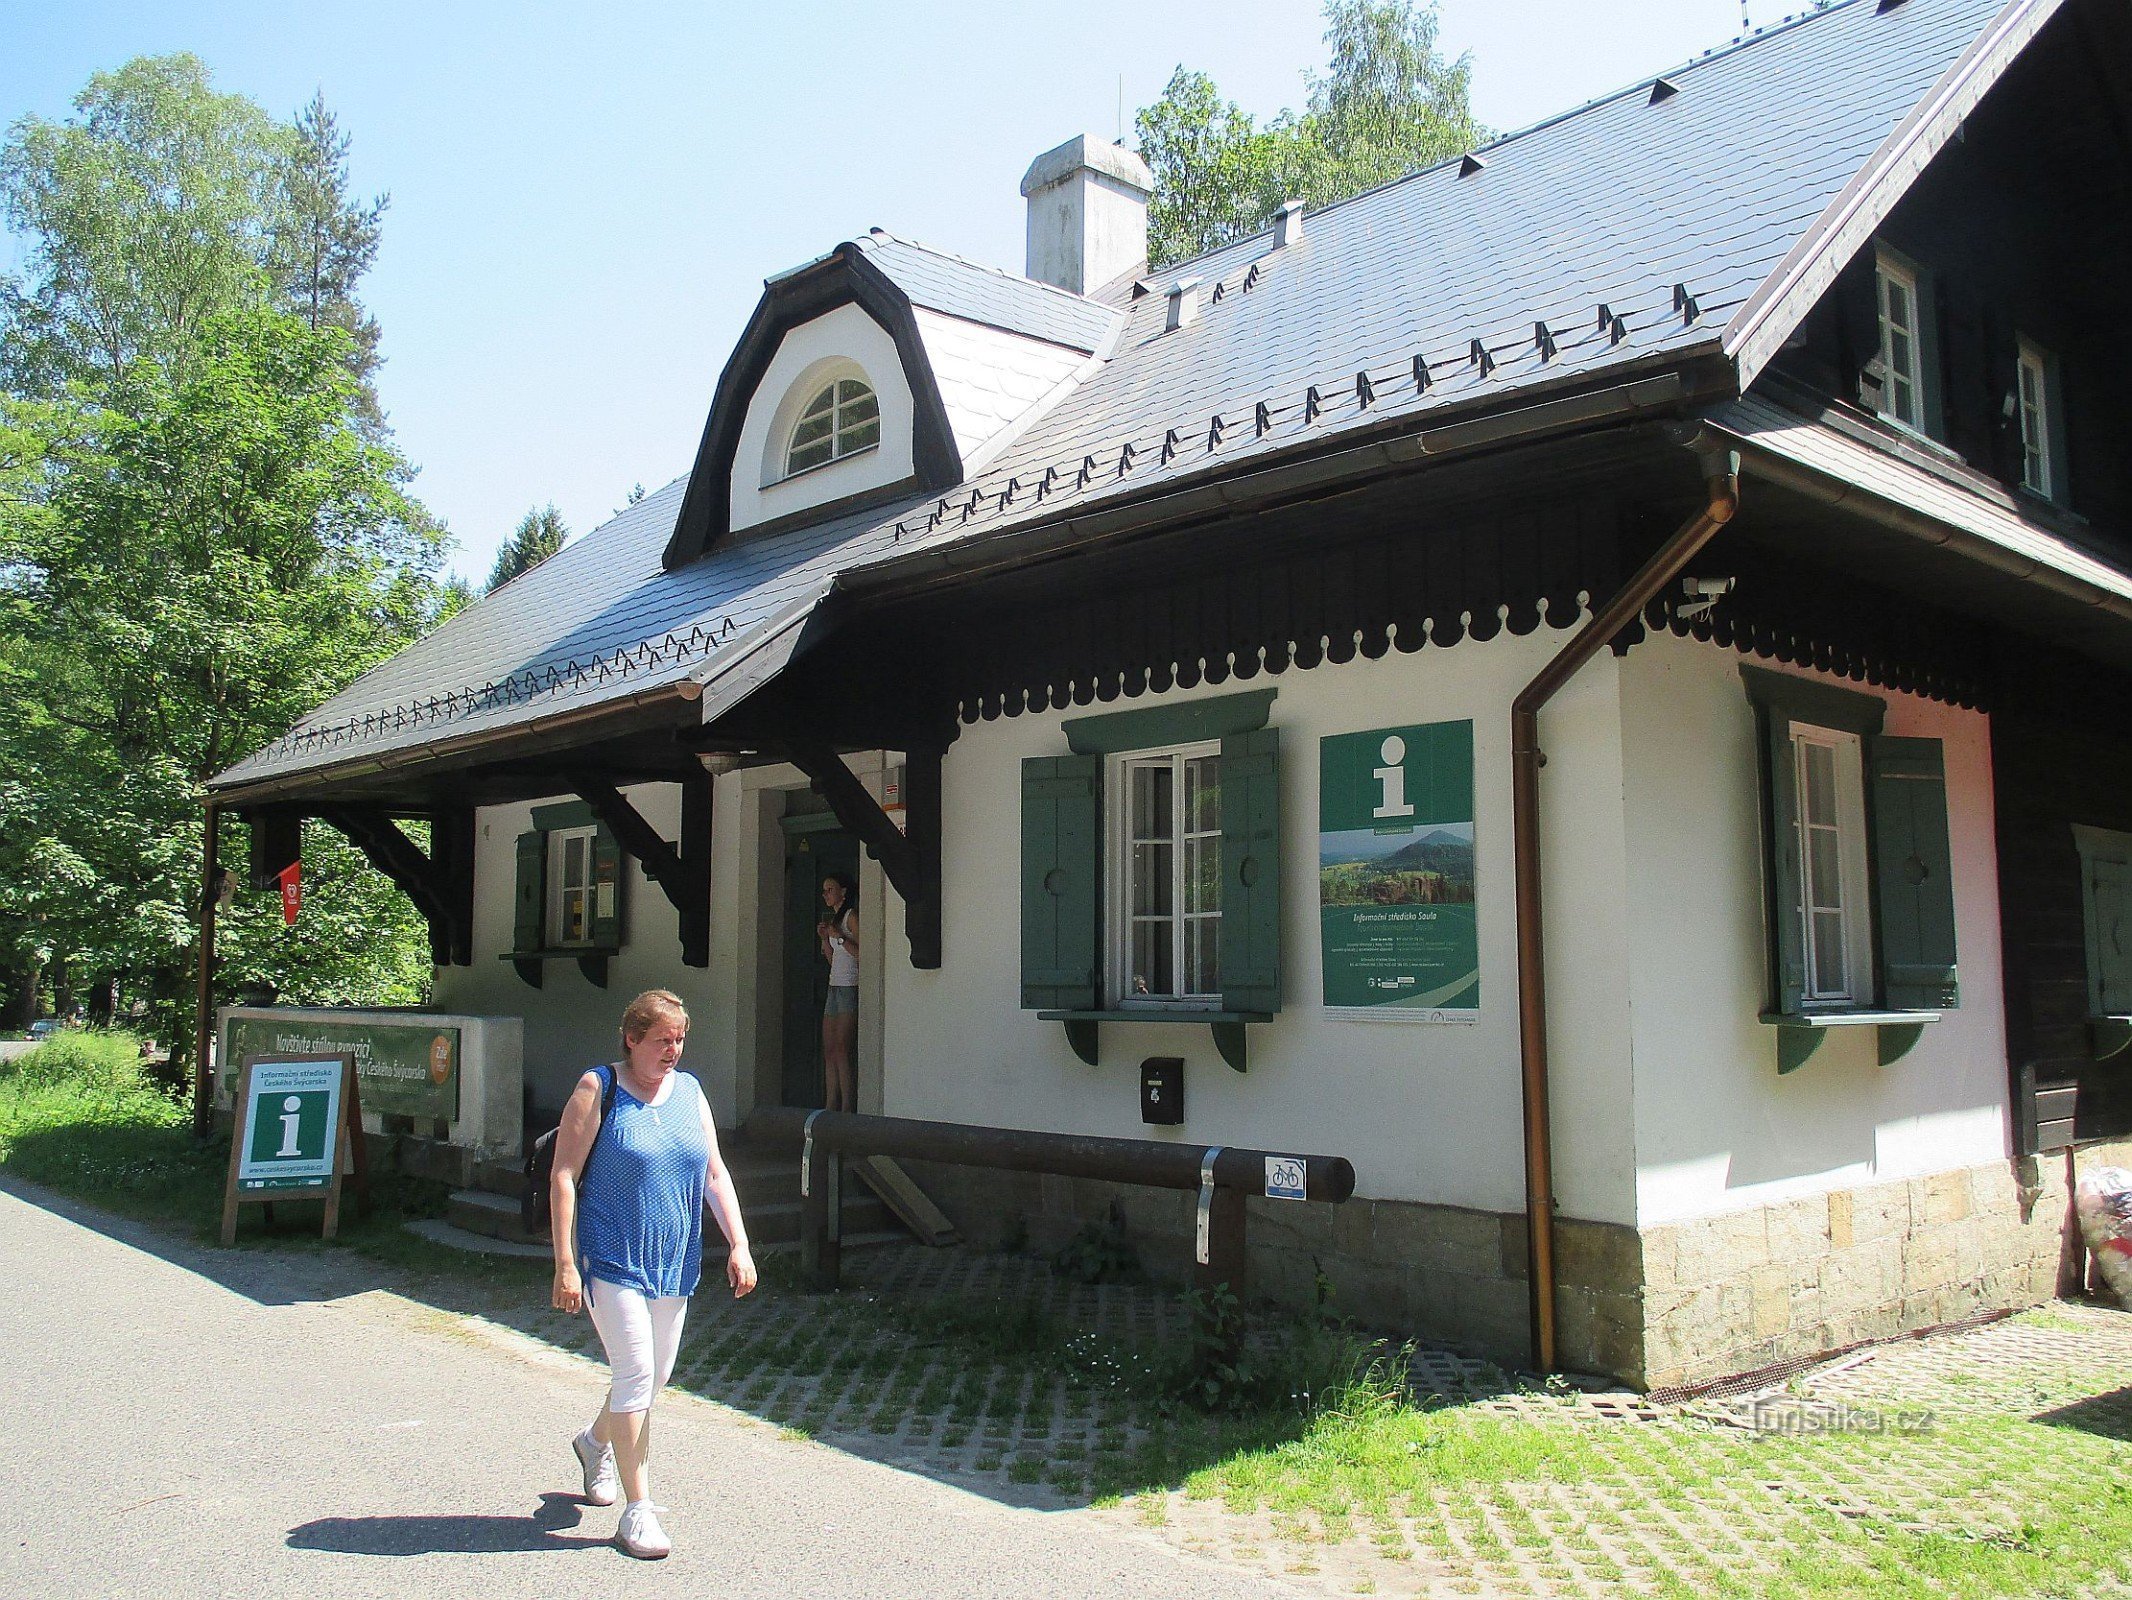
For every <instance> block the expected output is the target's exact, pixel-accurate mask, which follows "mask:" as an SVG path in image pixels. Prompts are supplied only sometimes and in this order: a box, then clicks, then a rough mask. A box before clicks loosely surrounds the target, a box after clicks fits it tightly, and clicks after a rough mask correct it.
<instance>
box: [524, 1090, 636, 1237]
mask: <svg viewBox="0 0 2132 1600" xmlns="http://www.w3.org/2000/svg"><path fill="white" fill-rule="evenodd" d="M592 1070H593V1071H594V1072H597V1073H598V1074H599V1075H600V1077H601V1079H602V1087H601V1089H600V1125H599V1127H597V1128H595V1129H593V1130H592V1148H591V1149H589V1150H587V1151H586V1152H585V1164H584V1165H583V1166H582V1167H580V1168H578V1173H577V1180H578V1182H580V1183H583V1182H584V1181H585V1174H586V1173H588V1172H590V1171H591V1170H592V1158H593V1156H594V1154H596V1153H597V1152H598V1150H599V1148H600V1134H601V1133H602V1132H603V1131H604V1130H605V1129H606V1127H607V1119H608V1118H609V1117H610V1116H612V1115H613V1114H614V1076H615V1074H614V1068H612V1067H594V1068H593V1069H592ZM562 1131H563V1130H562V1129H561V1128H550V1129H549V1130H548V1131H547V1132H546V1133H544V1134H542V1135H541V1136H540V1137H539V1138H538V1139H535V1140H534V1141H533V1148H532V1149H530V1150H528V1151H527V1152H526V1186H525V1189H524V1190H523V1191H522V1192H521V1193H520V1194H519V1196H518V1222H519V1226H521V1227H522V1228H524V1229H525V1231H526V1232H528V1233H546V1232H547V1231H548V1223H549V1216H548V1186H549V1184H550V1183H551V1182H552V1181H553V1179H554V1177H555V1136H556V1135H557V1134H558V1133H561V1132H562Z"/></svg>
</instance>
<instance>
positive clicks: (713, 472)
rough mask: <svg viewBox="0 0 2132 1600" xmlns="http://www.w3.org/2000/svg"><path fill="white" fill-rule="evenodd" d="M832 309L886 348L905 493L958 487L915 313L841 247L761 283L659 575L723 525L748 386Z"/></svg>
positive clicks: (870, 267) (729, 510) (711, 539)
mask: <svg viewBox="0 0 2132 1600" xmlns="http://www.w3.org/2000/svg"><path fill="white" fill-rule="evenodd" d="M842 305H855V306H857V307H858V308H859V309H860V310H861V311H863V312H865V313H866V314H867V315H868V316H870V317H872V318H873V319H874V321H876V322H878V323H879V324H880V325H881V326H882V328H883V329H885V330H886V331H887V333H888V336H889V337H890V338H891V339H892V340H894V341H895V345H896V354H897V355H898V356H899V357H900V358H901V360H902V363H903V376H904V380H905V382H907V383H908V384H909V385H910V391H911V407H912V410H913V412H914V413H915V426H914V437H913V438H912V440H911V460H912V464H913V467H914V469H915V471H914V477H915V486H916V487H917V488H918V489H919V490H921V491H923V492H925V493H928V494H930V493H933V492H935V491H937V490H941V489H946V488H949V487H952V486H953V485H955V484H957V483H960V482H961V481H962V475H963V464H962V455H961V452H960V451H959V450H958V449H957V448H956V445H955V432H954V429H953V428H952V427H951V426H950V425H949V423H948V412H947V405H946V403H945V402H944V401H943V400H942V399H941V395H940V385H939V383H938V382H937V381H936V380H935V378H934V377H933V364H932V361H931V359H930V358H929V357H928V356H927V355H926V353H925V341H924V340H923V339H922V338H921V337H920V336H919V333H918V318H917V313H916V311H915V310H914V309H913V308H912V305H911V302H910V299H909V297H908V296H906V295H905V294H904V293H903V291H902V290H901V289H899V288H897V287H896V285H895V283H894V282H893V281H892V280H891V279H890V278H889V277H888V275H887V274H886V273H884V272H882V270H881V269H880V268H879V267H878V266H876V265H874V263H873V262H871V261H869V260H868V259H867V253H866V251H865V249H864V248H863V247H861V246H860V245H858V244H857V243H854V242H850V241H847V242H846V243H844V244H840V245H838V246H837V247H836V249H834V250H832V251H830V252H829V254H828V255H826V256H823V257H822V258H821V259H820V260H818V261H812V262H809V263H808V264H807V265H806V266H804V267H799V268H796V269H794V270H793V271H791V272H787V273H782V274H780V275H779V276H777V277H775V278H771V279H769V280H767V281H766V282H765V283H764V284H763V297H762V299H761V301H760V302H758V303H757V305H756V307H755V314H754V316H752V317H750V318H749V319H748V326H747V329H746V331H745V332H743V333H742V334H741V336H740V343H739V344H737V345H736V346H734V349H733V354H732V356H731V357H730V358H729V359H728V360H727V362H726V365H725V370H724V371H723V372H722V373H720V374H719V376H718V388H717V391H716V393H715V395H714V396H713V398H712V400H711V414H710V417H709V419H708V420H707V421H706V422H705V423H704V425H703V442H702V443H701V444H700V445H699V446H698V447H697V450H696V463H695V466H694V467H693V468H692V469H691V470H690V472H689V480H688V491H687V493H686V494H685V495H683V497H682V500H681V511H680V514H679V515H678V516H677V517H676V518H675V519H674V532H673V537H672V538H671V539H669V540H668V541H667V545H666V553H665V555H664V556H663V557H661V559H660V565H661V566H662V567H664V568H665V569H666V570H667V571H668V572H671V571H673V570H674V569H675V568H677V567H684V566H687V565H688V564H689V563H690V562H691V561H694V560H695V559H696V558H697V557H699V556H701V555H703V554H705V553H706V552H707V551H709V550H710V548H711V547H712V546H713V545H714V544H716V543H717V542H718V541H719V540H720V539H722V538H724V537H725V536H726V534H727V532H728V531H729V529H730V528H731V525H732V516H733V507H732V493H733V485H732V473H733V454H734V451H735V450H737V449H738V448H739V445H740V430H741V428H742V426H743V425H744V424H745V423H746V421H747V415H748V407H749V404H750V403H751V402H752V401H753V399H754V397H755V390H756V387H757V385H758V384H760V383H761V382H762V379H763V374H764V373H765V372H766V371H768V369H769V366H770V362H771V360H772V359H773V358H774V357H775V356H776V354H777V350H778V346H779V344H780V343H782V341H783V339H784V336H785V335H786V334H787V333H788V332H790V331H791V330H792V329H793V328H796V327H799V326H800V325H802V324H803V323H808V322H812V321H814V320H815V319H816V318H817V317H820V316H823V315H825V314H826V313H828V312H830V311H833V310H835V309H836V308H837V307H838V306H842ZM908 487H910V486H909V485H899V486H898V488H899V489H907V488H908Z"/></svg>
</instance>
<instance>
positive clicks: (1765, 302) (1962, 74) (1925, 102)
mask: <svg viewBox="0 0 2132 1600" xmlns="http://www.w3.org/2000/svg"><path fill="white" fill-rule="evenodd" d="M2063 4H2064V0H2012V3H2011V4H2009V5H2008V6H2007V7H2006V8H2005V9H2004V10H2002V11H2001V12H2000V13H1999V14H1998V15H1997V16H1996V17H1994V18H1992V20H1991V25H1990V26H1989V27H1987V28H1986V29H1985V30H1984V31H1983V32H1982V33H1981V34H1979V35H1978V36H1977V37H1976V39H1975V40H1973V41H1972V42H1971V44H1970V46H1969V48H1968V49H1966V50H1964V51H1963V52H1962V53H1961V55H1960V56H1959V57H1957V58H1956V60H1955V63H1954V65H1953V66H1951V67H1949V68H1948V69H1947V70H1946V72H1944V73H1943V74H1941V76H1940V80H1939V82H1937V83H1936V84H1934V85H1933V86H1932V88H1931V89H1930V90H1928V91H1927V92H1926V94H1925V96H1924V98H1923V99H1922V100H1920V101H1918V103H1917V104H1916V105H1915V106H1914V107H1912V108H1911V111H1910V114H1909V115H1908V116H1906V117H1904V118H1903V119H1902V121H1901V122H1899V123H1897V124H1896V125H1895V131H1894V132H1893V133H1891V134H1889V135H1888V137H1887V138H1886V139H1885V140H1884V141H1882V143H1881V146H1880V148H1879V149H1878V150H1876V151H1874V152H1873V154H1872V156H1871V157H1870V158H1869V159H1868V160H1867V161H1866V164H1865V165H1864V166H1863V167H1861V168H1860V169H1859V170H1858V173H1857V175H1856V176H1855V177H1853V178H1852V179H1851V181H1850V182H1849V183H1847V184H1845V185H1844V187H1843V190H1842V192H1841V193H1840V194H1838V195H1837V196H1836V198H1835V199H1834V200H1832V201H1830V202H1829V204H1828V207H1827V209H1825V210H1824V211H1823V212H1822V213H1821V216H1820V217H1819V218H1818V219H1817V220H1816V221H1815V222H1814V224H1813V225H1812V226H1811V227H1809V228H1808V229H1807V230H1806V232H1805V233H1804V234H1803V235H1801V236H1800V239H1799V242H1798V243H1797V244H1795V245H1793V246H1792V248H1791V251H1790V253H1789V254H1788V255H1786V256H1785V258H1784V259H1783V260H1782V261H1781V262H1779V263H1778V264H1777V269H1776V271H1775V272H1773V273H1771V274H1770V275H1769V277H1768V278H1767V279H1765V280H1764V281H1763V283H1762V286H1761V287H1760V288H1758V289H1757V290H1755V292H1754V293H1753V294H1751V295H1749V296H1748V297H1747V300H1746V302H1745V303H1744V304H1742V305H1741V307H1740V309H1739V310H1738V311H1737V312H1735V313H1734V314H1733V317H1732V320H1731V322H1729V323H1728V324H1727V325H1726V327H1725V333H1724V349H1725V353H1726V354H1727V355H1728V356H1730V357H1732V359H1733V361H1734V362H1735V363H1737V364H1738V367H1739V372H1740V388H1741V389H1742V390H1745V389H1747V388H1748V387H1750V386H1751V385H1752V384H1753V383H1754V381H1755V379H1756V378H1757V377H1759V376H1760V375H1761V372H1762V369H1763V367H1764V366H1766V365H1767V364H1768V363H1769V362H1770V360H1771V359H1772V358H1774V357H1775V355H1776V353H1777V351H1778V349H1779V348H1780V347H1781V346H1782V345H1783V343H1784V341H1785V340H1786V339H1788V338H1790V337H1791V335H1792V332H1793V330H1794V329H1795V328H1797V327H1798V325H1799V323H1800V321H1801V320H1803V319H1804V318H1805V316H1806V314H1807V313H1808V312H1809V311H1811V310H1812V309H1813V307H1814V305H1815V304H1816V303H1817V302H1818V301H1819V300H1820V299H1821V297H1822V295H1824V294H1825V293H1827V292H1828V289H1829V287H1830V285H1831V284H1833V283H1834V282H1835V280H1836V275H1837V274H1838V273H1839V272H1841V271H1842V270H1843V268H1844V266H1845V265H1846V264H1847V263H1848V262H1849V261H1850V260H1851V258H1852V257H1854V256H1855V255H1857V254H1858V252H1859V251H1860V250H1862V249H1864V248H1865V246H1866V244H1867V243H1868V242H1869V241H1870V240H1871V239H1872V237H1873V234H1874V232H1875V231H1876V230H1877V229H1878V228H1879V227H1880V225H1881V224H1882V223H1883V222H1885V221H1886V220H1887V218H1888V213H1889V212H1891V211H1893V210H1894V209H1895V206H1896V203H1897V202H1898V201H1900V200H1901V199H1902V197H1903V195H1904V194H1905V193H1907V192H1908V190H1909V188H1910V185H1911V184H1912V183H1913V182H1915V181H1916V179H1917V177H1918V175H1919V174H1920V173H1922V172H1923V171H1924V170H1925V167H1926V165H1927V164H1928V163H1929V162H1930V161H1931V160H1932V158H1933V157H1934V156H1936V155H1938V154H1939V153H1940V151H1941V150H1942V149H1944V148H1945V147H1946V145H1947V142H1948V141H1949V140H1950V139H1952V138H1953V137H1954V135H1955V132H1956V130H1957V129H1959V128H1960V127H1961V125H1962V121H1963V119H1964V118H1966V117H1967V116H1968V115H1969V114H1970V113H1971V112H1972V111H1974V110H1975V109H1976V107H1977V103H1978V102H1979V101H1981V100H1982V99H1983V98H1984V96H1985V94H1986V93H1988V92H1989V91H1990V90H1991V88H1992V87H1993V86H1994V85H1995V84H1997V83H1998V81H1999V79H2000V78H2001V77H2002V76H2004V74H2005V72H2006V69H2007V68H2008V67H2009V66H2011V65H2012V64H2013V62H2014V60H2015V59H2016V58H2017V57H2018V56H2019V55H2020V54H2021V52H2022V51H2023V50H2024V49H2026V48H2027V47H2028V44H2029V42H2030V41H2031V40H2032V39H2034V38H2035V36H2036V34H2037V33H2038V32H2039V31H2041V29H2042V27H2043V25H2044V24H2045V23H2046V22H2048V21H2049V20H2050V19H2051V18H2052V17H2053V16H2055V15H2056V14H2057V13H2058V11H2059V9H2060V7H2061V6H2062V5H2063ZM1883 11H1885V8H1883ZM1894 25H1895V24H1894V23H1893V22H1891V23H1890V24H1889V26H1894Z"/></svg>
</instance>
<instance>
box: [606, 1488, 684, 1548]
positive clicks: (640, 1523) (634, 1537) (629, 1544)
mask: <svg viewBox="0 0 2132 1600" xmlns="http://www.w3.org/2000/svg"><path fill="white" fill-rule="evenodd" d="M614 1542H615V1543H616V1544H618V1545H620V1546H621V1547H622V1549H623V1551H624V1552H625V1553H626V1554H628V1555H633V1556H635V1557H636V1558H637V1559H638V1560H639V1561H657V1560H659V1559H660V1558H661V1557H662V1556H668V1555H671V1554H673V1549H674V1545H673V1541H672V1540H670V1539H669V1538H667V1537H666V1530H665V1529H664V1528H662V1527H660V1526H659V1508H658V1507H657V1506H655V1505H653V1504H652V1503H651V1502H650V1501H649V1500H632V1501H630V1502H629V1504H628V1505H626V1506H624V1507H623V1508H622V1522H621V1525H620V1526H619V1527H617V1528H616V1529H615V1530H614Z"/></svg>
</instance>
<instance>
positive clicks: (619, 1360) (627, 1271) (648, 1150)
mask: <svg viewBox="0 0 2132 1600" xmlns="http://www.w3.org/2000/svg"><path fill="white" fill-rule="evenodd" d="M687 1040H688V1009H687V1007H685V1006H684V1005H683V1004H682V1003H681V1000H680V997H679V996H677V995H673V994H670V993H668V992H667V991H666V990H664V989H647V990H646V991H645V992H644V993H643V994H640V995H638V996H637V997H636V999H634V1000H632V1001H631V1002H630V1003H629V1009H628V1010H627V1011H625V1012H623V1013H622V1059H621V1060H620V1061H618V1062H615V1063H613V1064H612V1065H609V1066H601V1067H594V1068H592V1069H591V1070H590V1071H588V1072H587V1073H586V1074H585V1075H584V1076H583V1077H582V1078H580V1079H579V1080H578V1083H577V1088H576V1090H575V1091H574V1092H573V1093H572V1094H571V1096H570V1103H569V1105H568V1106H567V1107H566V1108H565V1109H564V1111H563V1121H562V1129H561V1131H560V1132H559V1133H558V1134H557V1135H556V1140H555V1176H554V1179H553V1183H552V1187H551V1189H550V1191H549V1211H550V1216H551V1218H552V1221H553V1228H554V1237H555V1293H554V1301H555V1306H556V1309H558V1310H561V1311H576V1310H577V1309H578V1308H579V1307H580V1306H582V1307H583V1308H584V1309H585V1310H587V1311H589V1312H590V1313H591V1315H592V1324H593V1326H594V1327H595V1328H597V1329H598V1330H599V1335H600V1343H601V1344H602V1345H603V1346H605V1347H606V1351H607V1364H608V1366H609V1367H610V1368H612V1369H613V1374H614V1377H613V1382H612V1383H611V1384H610V1386H609V1388H608V1391H607V1404H606V1406H605V1407H604V1408H603V1409H602V1410H601V1412H600V1414H599V1416H598V1417H596V1418H595V1419H593V1422H592V1424H591V1426H590V1427H588V1428H586V1429H585V1430H584V1432H582V1433H580V1434H578V1435H577V1436H576V1437H575V1438H573V1439H572V1440H571V1441H570V1443H571V1448H572V1449H573V1450H574V1451H575V1452H576V1454H577V1459H578V1465H579V1466H580V1467H582V1468H583V1469H584V1477H585V1498H586V1500H587V1501H589V1502H590V1503H591V1504H593V1505H596V1506H611V1505H613V1504H614V1501H615V1488H616V1479H617V1478H619V1479H620V1481H621V1492H622V1493H623V1494H624V1495H625V1496H627V1503H626V1504H625V1505H624V1506H623V1508H622V1520H621V1524H620V1526H619V1527H617V1528H616V1530H615V1542H616V1543H617V1544H619V1545H620V1546H621V1547H622V1549H624V1550H625V1551H627V1552H628V1553H629V1554H630V1555H633V1556H637V1557H639V1558H641V1559H644V1560H656V1559H657V1558H659V1557H660V1556H663V1555H666V1554H668V1553H669V1552H670V1551H671V1550H672V1549H673V1545H672V1543H671V1542H670V1541H669V1540H668V1539H667V1537H666V1533H665V1530H664V1529H662V1528H661V1527H660V1526H659V1508H658V1507H655V1506H654V1505H653V1504H652V1503H651V1478H650V1471H649V1467H648V1465H647V1461H648V1458H649V1456H650V1454H651V1402H652V1397H653V1396H654V1395H656V1394H657V1393H658V1392H659V1391H660V1390H661V1389H663V1388H665V1387H666V1381H667V1379H668V1378H670V1377H671V1376H673V1370H674V1355H675V1352H676V1351H677V1350H679V1349H680V1346H681V1323H682V1318H683V1316H684V1314H685V1313H686V1311H687V1310H688V1297H689V1296H690V1295H691V1294H693V1293H694V1292H695V1289H696V1282H697V1278H698V1277H699V1276H700V1273H701V1269H702V1259H703V1206H704V1200H705V1198H706V1196H708V1198H709V1200H710V1202H711V1204H712V1205H713V1206H715V1207H716V1208H717V1213H718V1225H719V1227H720V1229H721V1230H722V1231H723V1232H724V1234H725V1236H726V1242H727V1244H728V1245H729V1246H730V1250H729V1253H728V1254H727V1256H726V1269H725V1275H726V1281H727V1283H729V1284H730V1285H731V1286H732V1289H733V1295H734V1298H735V1299H738V1298H739V1297H740V1296H741V1295H744V1294H746V1293H747V1292H748V1291H749V1290H751V1289H753V1288H754V1287H755V1261H754V1258H753V1257H752V1256H751V1255H750V1254H749V1252H748V1233H747V1229H746V1228H745V1227H744V1226H743V1225H742V1224H741V1220H740V1200H739V1197H738V1196H737V1195H736V1194H735V1193H734V1192H733V1178H732V1174H730V1173H729V1172H727V1170H726V1166H725V1162H724V1161H723V1160H722V1159H720V1157H719V1154H718V1130H717V1127H716V1126H715V1125H714V1124H713V1123H712V1121H711V1108H710V1103H709V1102H708V1101H707V1100H705V1099H704V1097H703V1091H702V1089H701V1088H699V1087H698V1086H697V1083H696V1080H695V1079H694V1078H693V1077H690V1076H689V1075H688V1074H686V1073H684V1072H679V1071H677V1070H676V1068H677V1066H678V1065H679V1063H680V1060H681V1050H682V1046H683V1045H684V1044H685V1043H686V1042H687Z"/></svg>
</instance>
